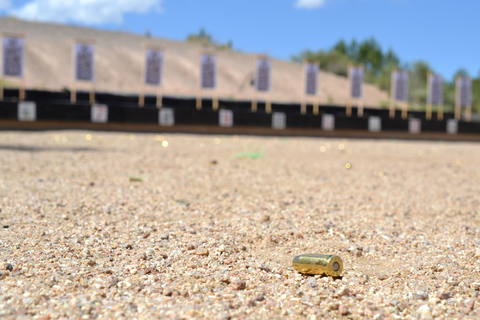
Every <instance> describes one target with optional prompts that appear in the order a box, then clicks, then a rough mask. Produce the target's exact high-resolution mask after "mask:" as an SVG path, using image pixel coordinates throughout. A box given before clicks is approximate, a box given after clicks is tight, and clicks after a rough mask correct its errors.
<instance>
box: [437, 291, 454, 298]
mask: <svg viewBox="0 0 480 320" xmlns="http://www.w3.org/2000/svg"><path fill="white" fill-rule="evenodd" d="M438 297H439V298H440V299H442V300H447V299H451V298H453V292H451V291H445V292H442V293H440V295H439V296H438Z"/></svg>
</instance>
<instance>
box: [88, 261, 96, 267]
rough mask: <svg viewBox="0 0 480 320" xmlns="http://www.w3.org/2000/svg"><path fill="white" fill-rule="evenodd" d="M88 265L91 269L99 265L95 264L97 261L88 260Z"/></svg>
mask: <svg viewBox="0 0 480 320" xmlns="http://www.w3.org/2000/svg"><path fill="white" fill-rule="evenodd" d="M87 264H88V265H89V266H90V267H93V266H94V265H96V264H97V263H96V262H95V260H88V262H87Z"/></svg>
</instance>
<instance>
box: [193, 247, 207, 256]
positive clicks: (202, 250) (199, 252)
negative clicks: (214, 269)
mask: <svg viewBox="0 0 480 320" xmlns="http://www.w3.org/2000/svg"><path fill="white" fill-rule="evenodd" d="M195 253H196V254H197V255H199V256H208V255H209V253H210V252H209V251H208V249H207V248H198V249H197V251H195Z"/></svg>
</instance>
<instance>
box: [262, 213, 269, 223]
mask: <svg viewBox="0 0 480 320" xmlns="http://www.w3.org/2000/svg"><path fill="white" fill-rule="evenodd" d="M261 220H262V222H268V221H270V216H269V215H268V214H264V215H263V216H262V218H261Z"/></svg>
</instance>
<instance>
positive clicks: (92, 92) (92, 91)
mask: <svg viewBox="0 0 480 320" xmlns="http://www.w3.org/2000/svg"><path fill="white" fill-rule="evenodd" d="M94 103H95V83H94V82H93V81H92V85H91V87H90V104H94Z"/></svg>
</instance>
